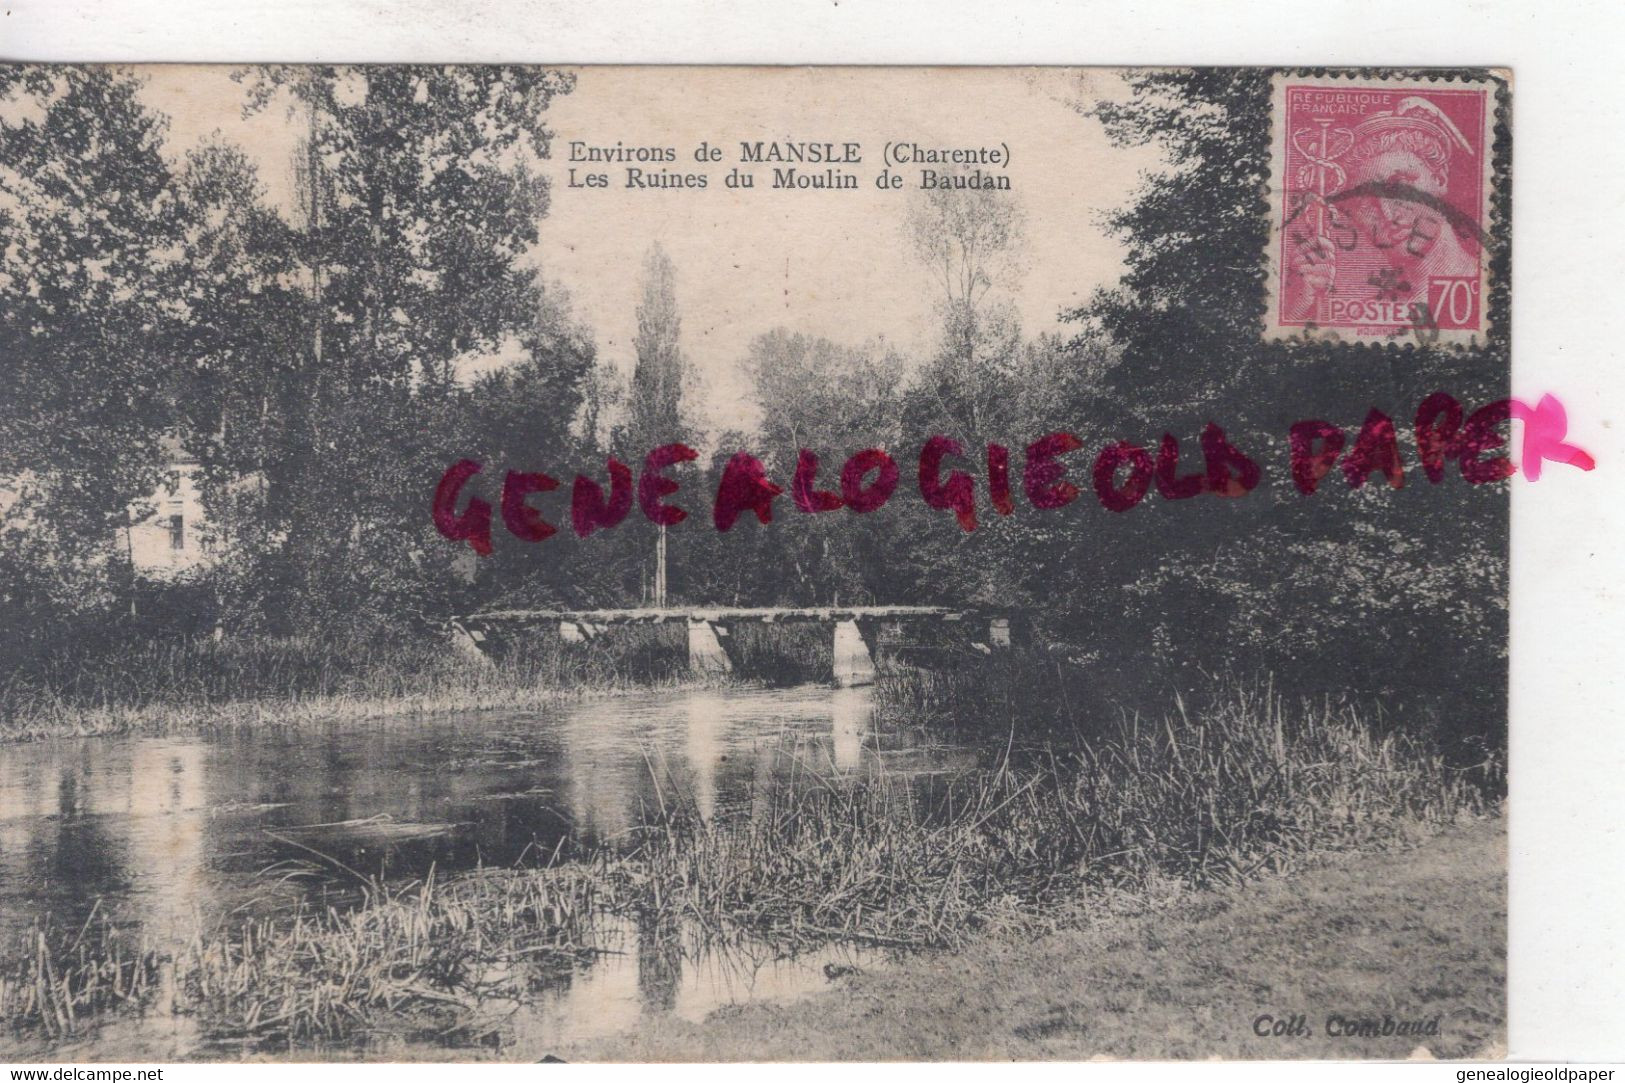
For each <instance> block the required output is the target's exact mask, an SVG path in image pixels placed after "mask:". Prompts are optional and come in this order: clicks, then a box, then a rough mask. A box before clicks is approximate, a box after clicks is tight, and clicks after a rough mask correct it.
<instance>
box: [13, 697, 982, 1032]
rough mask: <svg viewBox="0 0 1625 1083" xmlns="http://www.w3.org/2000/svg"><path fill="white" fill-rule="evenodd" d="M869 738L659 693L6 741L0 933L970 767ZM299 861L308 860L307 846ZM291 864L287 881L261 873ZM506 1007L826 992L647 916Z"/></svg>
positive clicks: (758, 708) (546, 845)
mask: <svg viewBox="0 0 1625 1083" xmlns="http://www.w3.org/2000/svg"><path fill="white" fill-rule="evenodd" d="M974 762H975V755H974V754H973V753H971V752H970V751H968V750H965V749H945V748H941V747H935V746H925V745H923V744H921V743H920V741H919V739H918V735H916V734H911V733H909V732H885V733H883V732H880V731H878V730H877V728H876V726H875V719H874V708H873V702H872V700H871V698H870V690H868V689H862V688H859V689H839V690H834V689H827V688H813V687H808V688H798V689H785V690H771V691H766V690H737V691H733V690H730V691H727V692H722V691H705V690H700V691H694V692H688V693H677V694H673V693H660V694H648V695H640V696H634V697H627V698H621V699H614V700H602V701H596V702H588V703H581V704H571V705H567V706H563V707H560V708H558V709H556V710H552V711H545V712H527V713H524V714H509V715H503V714H485V715H479V716H472V717H465V718H443V719H432V720H423V719H400V720H394V721H391V722H388V723H383V724H379V725H376V726H370V727H355V726H347V727H332V728H329V729H323V730H315V731H312V730H300V731H291V730H290V731H273V732H265V731H261V732H238V733H232V734H227V735H221V736H197V737H184V738H132V739H119V738H96V739H83V740H64V741H52V742H40V743H36V744H28V745H18V746H13V747H11V748H8V749H6V751H5V754H4V756H0V934H7V935H9V934H11V933H13V932H15V931H16V930H18V929H20V928H26V927H27V926H28V925H29V923H30V922H33V921H35V920H38V919H39V918H40V917H41V916H42V915H44V914H46V913H50V914H51V915H52V920H53V921H55V922H58V923H60V924H64V925H68V924H76V923H79V922H82V921H84V920H85V918H86V917H87V916H89V915H90V914H91V913H92V912H93V911H94V912H98V913H100V914H102V915H106V916H108V917H109V918H111V919H112V920H116V921H119V922H121V923H125V924H128V925H132V926H139V927H140V928H141V929H142V930H143V931H145V932H147V933H148V934H149V935H150V936H152V937H153V938H154V939H159V940H161V939H164V938H174V937H182V936H185V935H187V934H188V933H189V932H190V931H191V929H192V928H193V927H194V925H195V923H196V922H197V921H198V920H200V919H202V920H205V921H211V920H215V919H218V918H219V917H220V916H221V915H222V914H224V913H226V912H227V911H231V910H234V909H237V908H255V907H260V908H264V907H270V906H278V905H288V904H289V903H290V902H292V901H293V900H294V899H295V898H297V894H298V893H299V892H305V893H312V892H315V893H322V892H327V891H331V890H332V889H333V888H334V886H335V885H336V883H337V882H338V881H341V880H342V878H343V877H342V874H340V873H339V872H338V871H337V870H338V869H339V867H340V866H344V867H348V868H352V869H356V870H359V871H361V872H363V873H366V874H371V873H375V872H382V873H384V874H386V875H390V876H407V875H414V874H421V873H422V872H423V871H425V870H427V868H428V866H429V864H430V863H431V862H433V863H436V865H437V868H438V869H439V870H441V871H442V872H448V871H455V870H458V869H466V868H470V867H473V866H474V865H476V864H484V865H509V864H515V863H525V862H531V861H536V860H540V859H543V858H546V857H547V856H548V855H550V854H552V853H553V852H554V851H555V850H556V849H557V848H559V847H560V846H561V845H563V844H564V843H566V842H568V841H570V840H578V841H580V842H583V843H598V842H604V841H613V840H614V839H616V838H618V837H620V836H623V835H624V834H626V833H627V832H628V831H630V830H632V829H633V828H634V827H635V826H636V825H637V824H638V823H639V822H640V820H641V819H642V818H643V817H644V816H645V815H646V814H647V813H648V812H650V811H651V810H653V809H655V808H658V807H661V806H666V807H670V806H671V805H672V803H673V802H691V803H692V807H693V808H694V809H696V810H697V811H698V812H699V813H700V815H702V816H705V817H707V818H712V817H727V816H734V815H741V816H751V815H761V814H763V813H764V812H765V810H766V809H767V807H768V804H769V802H770V801H771V800H772V794H773V791H774V789H775V788H776V787H782V786H785V785H794V784H798V782H799V783H801V784H805V783H806V782H807V780H808V779H809V778H814V779H816V778H822V777H827V776H830V775H832V774H834V775H861V774H863V773H866V772H872V773H881V772H883V773H885V774H886V775H887V776H888V777H894V778H898V779H900V780H902V781H904V782H906V781H907V780H908V779H909V778H911V777H929V776H931V775H934V774H940V773H943V772H952V771H955V770H960V769H963V768H964V767H967V766H970V765H972V764H973V763H974ZM317 854H321V855H325V857H317V856H316V855H317ZM295 865H298V866H299V867H301V868H303V869H304V870H305V871H306V872H307V873H308V875H306V876H305V877H303V878H297V879H292V880H290V879H284V878H279V877H278V876H267V875H265V871H266V870H268V869H274V870H276V871H277V872H285V871H287V870H288V869H290V868H292V867H295ZM616 935H617V937H618V939H619V940H620V941H621V947H620V948H619V949H618V950H619V951H620V954H608V955H604V956H601V957H599V958H598V959H597V960H596V961H595V962H593V963H592V964H591V965H588V966H584V967H582V968H581V969H579V970H578V971H577V972H576V973H575V974H573V975H571V976H570V979H569V980H568V981H567V982H562V983H560V984H559V985H558V986H557V987H556V988H554V989H553V990H552V992H550V993H548V994H547V995H546V996H544V997H543V998H542V1000H541V1002H540V1003H539V1004H538V1005H537V1006H534V1007H533V1009H531V1010H529V1011H528V1013H527V1014H525V1015H524V1016H523V1018H524V1019H526V1020H528V1023H527V1024H526V1029H527V1030H530V1031H534V1032H536V1033H537V1034H538V1035H543V1036H546V1037H538V1038H537V1040H538V1041H542V1042H544V1044H545V1042H546V1041H548V1040H553V1041H557V1040H562V1039H561V1038H560V1036H561V1035H573V1036H591V1035H593V1034H600V1033H603V1034H607V1033H613V1032H615V1031H617V1030H623V1029H625V1028H626V1027H629V1026H632V1025H635V1023H636V1021H637V1020H638V1018H640V1017H642V1016H644V1015H647V1014H651V1013H672V1012H675V1013H678V1014H681V1015H685V1016H691V1017H694V1018H698V1017H700V1016H703V1015H704V1014H705V1013H706V1012H708V1011H710V1010H711V1009H713V1008H715V1007H717V1006H719V1005H721V1004H726V1003H729V1002H731V1001H733V1000H735V999H741V998H748V997H752V996H762V995H786V994H788V993H793V992H799V991H801V990H803V989H805V988H811V987H816V986H818V985H821V984H822V983H823V980H824V979H823V976H822V974H821V973H820V972H819V971H818V967H819V966H820V965H821V964H822V963H823V962H825V961H828V960H827V959H826V958H825V956H819V957H816V958H813V959H802V960H785V959H781V958H778V957H776V956H775V955H774V954H773V953H771V952H769V953H766V954H760V955H755V956H753V955H752V954H751V953H750V952H749V951H748V950H745V949H741V950H740V951H738V952H735V953H733V954H731V955H730V954H715V953H712V954H706V953H696V952H694V951H692V950H687V951H685V950H683V945H682V937H681V936H680V935H678V931H677V930H673V929H670V928H664V927H662V926H661V924H660V923H659V922H658V921H656V920H655V919H652V918H651V919H649V920H647V921H645V922H643V923H641V924H637V925H633V926H628V927H627V928H624V929H621V930H619V931H618V932H617V933H616Z"/></svg>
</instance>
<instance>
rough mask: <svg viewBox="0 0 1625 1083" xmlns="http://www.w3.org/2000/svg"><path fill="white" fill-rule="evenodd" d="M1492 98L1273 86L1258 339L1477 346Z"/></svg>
mask: <svg viewBox="0 0 1625 1083" xmlns="http://www.w3.org/2000/svg"><path fill="white" fill-rule="evenodd" d="M1495 90H1496V83H1495V82H1494V81H1493V80H1491V79H1488V78H1485V79H1482V80H1471V79H1462V78H1440V79H1426V78H1422V79H1399V78H1383V77H1381V76H1373V77H1370V78H1356V77H1344V76H1320V77H1300V76H1292V75H1280V76H1277V77H1276V79H1275V83H1274V88H1273V97H1272V103H1271V105H1272V111H1271V117H1272V120H1273V129H1272V135H1271V139H1272V143H1271V155H1270V176H1271V183H1270V221H1271V225H1272V228H1271V230H1270V237H1269V242H1268V253H1267V258H1268V260H1269V272H1270V273H1269V306H1268V309H1267V314H1266V321H1267V323H1266V327H1265V337H1266V338H1269V339H1272V340H1279V339H1300V340H1313V341H1327V340H1330V341H1343V342H1355V343H1379V344H1380V343H1401V344H1402V343H1407V342H1421V343H1429V344H1431V343H1445V344H1455V345H1470V344H1472V343H1474V342H1481V341H1483V339H1484V337H1485V335H1486V333H1487V332H1488V330H1489V312H1488V300H1489V289H1488V286H1489V254H1488V251H1487V249H1488V247H1489V238H1488V234H1487V232H1486V224H1487V222H1488V220H1489V213H1490V199H1491V183H1490V182H1491V157H1492V154H1493V140H1494V134H1493V133H1494V117H1495Z"/></svg>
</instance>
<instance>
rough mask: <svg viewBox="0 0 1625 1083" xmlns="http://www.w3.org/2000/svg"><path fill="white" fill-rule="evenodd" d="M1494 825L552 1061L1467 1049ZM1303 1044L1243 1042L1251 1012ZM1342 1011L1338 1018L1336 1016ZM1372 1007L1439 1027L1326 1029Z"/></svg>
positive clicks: (1501, 923)
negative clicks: (1364, 1032)
mask: <svg viewBox="0 0 1625 1083" xmlns="http://www.w3.org/2000/svg"><path fill="white" fill-rule="evenodd" d="M1505 949H1506V838H1505V821H1503V820H1500V819H1495V820H1489V821H1485V822H1482V823H1477V824H1473V825H1469V826H1465V827H1458V828H1452V829H1450V830H1448V831H1446V832H1444V833H1443V834H1440V835H1438V836H1436V837H1434V838H1432V839H1430V840H1429V841H1428V842H1427V843H1426V844H1425V845H1423V846H1421V847H1419V848H1416V849H1411V850H1405V851H1398V852H1391V853H1383V854H1361V855H1347V856H1342V857H1338V858H1335V859H1333V860H1331V861H1330V862H1329V863H1327V864H1325V865H1323V866H1322V867H1319V868H1315V869H1311V870H1309V871H1306V872H1304V873H1302V874H1300V875H1296V876H1293V877H1288V878H1280V879H1275V880H1268V881H1263V882H1260V883H1257V884H1254V885H1251V886H1250V887H1248V888H1247V889H1246V890H1244V891H1240V892H1228V893H1222V894H1221V893H1212V894H1206V895H1201V896H1196V897H1193V898H1192V899H1191V900H1190V901H1188V902H1184V903H1181V904H1179V905H1177V906H1175V907H1174V908H1172V909H1169V910H1165V911H1163V912H1160V913H1155V914H1149V915H1142V916H1137V917H1132V918H1121V919H1114V920H1111V921H1109V922H1106V923H1103V924H1101V925H1097V926H1096V927H1094V928H1089V929H1080V930H1071V931H1066V932H1061V933H1055V934H1052V935H1048V936H1045V937H1042V938H1040V939H1038V940H1036V941H1027V942H1022V941H1018V940H1016V939H1014V938H1010V937H991V936H990V937H988V938H987V939H985V940H983V941H979V942H977V943H975V944H973V945H971V946H970V947H969V948H967V949H966V950H964V951H961V952H957V953H953V954H944V955H941V956H935V957H929V958H924V957H922V958H918V959H914V960H911V961H909V962H907V963H905V964H903V965H902V966H900V967H898V968H896V969H894V970H890V971H887V972H884V973H876V974H858V975H854V976H849V977H844V978H840V979H838V980H837V982H836V984H834V985H832V987H831V988H830V989H829V991H828V992H824V993H820V994H818V995H817V996H813V997H809V998H806V999H803V1000H800V1001H796V1002H793V1003H788V1004H760V1005H749V1006H745V1007H741V1008H737V1009H731V1010H728V1011H725V1012H720V1013H717V1014H714V1015H712V1016H711V1017H710V1018H709V1019H707V1020H706V1021H705V1022H703V1023H699V1024H689V1023H683V1022H679V1021H671V1020H668V1021H664V1022H661V1023H658V1024H656V1025H653V1026H650V1027H648V1028H646V1029H644V1030H643V1031H641V1032H640V1033H638V1034H635V1035H632V1036H630V1037H628V1038H624V1039H619V1040H616V1041H614V1042H602V1043H596V1044H594V1045H592V1046H586V1047H582V1048H572V1049H561V1050H558V1051H557V1053H558V1055H560V1056H562V1057H563V1058H564V1059H566V1060H589V1061H591V1060H596V1061H608V1060H615V1061H619V1060H631V1061H649V1060H654V1061H659V1060H719V1061H737V1060H811V1061H827V1060H892V1059H921V1060H930V1059H949V1060H982V1059H1012V1058H1014V1059H1063V1060H1080V1059H1087V1058H1089V1057H1095V1056H1106V1057H1114V1058H1115V1057H1134V1058H1198V1057H1210V1056H1214V1055H1218V1056H1224V1057H1247V1058H1269V1059H1275V1058H1283V1057H1330V1058H1344V1057H1393V1058H1403V1057H1406V1056H1408V1055H1410V1054H1411V1053H1412V1052H1413V1051H1415V1050H1416V1049H1417V1048H1418V1047H1425V1048H1426V1049H1427V1050H1428V1051H1429V1052H1430V1053H1431V1054H1432V1055H1433V1056H1436V1057H1441V1058H1443V1057H1462V1056H1475V1055H1476V1056H1482V1055H1486V1053H1488V1052H1491V1051H1493V1050H1494V1049H1496V1048H1498V1047H1504V1044H1505V1038H1504V1035H1505V1002H1506V950H1505ZM1265 1015H1268V1016H1270V1017H1271V1019H1272V1020H1284V1021H1285V1022H1284V1023H1283V1027H1284V1028H1285V1029H1287V1030H1289V1031H1294V1032H1296V1031H1298V1030H1299V1029H1300V1027H1299V1022H1298V1020H1297V1018H1296V1017H1299V1016H1301V1017H1302V1024H1301V1031H1302V1032H1301V1033H1292V1034H1288V1035H1284V1036H1279V1037H1276V1036H1259V1035H1257V1034H1255V1033H1254V1029H1255V1026H1257V1027H1262V1028H1266V1029H1267V1028H1268V1027H1269V1026H1270V1023H1267V1022H1265V1023H1260V1022H1257V1021H1258V1019H1259V1017H1260V1016H1265ZM1337 1016H1341V1017H1344V1018H1345V1019H1346V1020H1347V1021H1346V1022H1343V1023H1339V1022H1337V1021H1336V1020H1335V1019H1334V1018H1333V1017H1337ZM1385 1016H1386V1017H1388V1018H1389V1019H1392V1020H1393V1022H1394V1024H1395V1026H1394V1029H1395V1030H1397V1029H1398V1024H1399V1023H1401V1022H1406V1021H1409V1020H1417V1021H1419V1022H1421V1023H1422V1024H1423V1025H1424V1026H1425V1024H1426V1021H1428V1020H1433V1019H1435V1018H1436V1019H1437V1034H1434V1035H1428V1034H1422V1035H1410V1034H1404V1035H1401V1034H1392V1035H1387V1036H1384V1035H1382V1034H1380V1033H1379V1034H1377V1035H1375V1036H1342V1035H1338V1036H1333V1035H1329V1034H1328V1033H1327V1031H1328V1028H1329V1027H1330V1028H1331V1029H1333V1030H1337V1029H1349V1028H1354V1029H1358V1028H1359V1021H1360V1020H1371V1021H1372V1024H1373V1025H1374V1026H1375V1027H1376V1028H1378V1029H1379V1030H1380V1028H1382V1027H1383V1026H1384V1020H1385Z"/></svg>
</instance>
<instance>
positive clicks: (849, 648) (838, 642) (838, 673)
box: [834, 620, 875, 688]
mask: <svg viewBox="0 0 1625 1083" xmlns="http://www.w3.org/2000/svg"><path fill="white" fill-rule="evenodd" d="M870 638H871V636H870V635H865V634H864V629H863V628H862V627H860V626H859V624H858V622H857V621H856V620H839V621H836V622H835V652H834V656H835V683H836V684H837V685H838V686H840V687H841V688H857V687H858V686H860V685H865V684H874V683H875V656H874V649H873V644H872V643H871V642H870Z"/></svg>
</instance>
